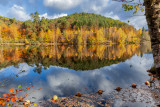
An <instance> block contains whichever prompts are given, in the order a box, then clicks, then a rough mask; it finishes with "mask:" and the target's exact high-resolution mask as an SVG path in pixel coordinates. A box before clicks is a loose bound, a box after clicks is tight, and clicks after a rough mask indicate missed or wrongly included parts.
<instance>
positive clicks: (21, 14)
mask: <svg viewBox="0 0 160 107" xmlns="http://www.w3.org/2000/svg"><path fill="white" fill-rule="evenodd" d="M7 16H8V17H10V18H16V19H18V20H28V19H30V16H29V14H27V13H26V11H25V9H24V8H23V7H21V6H18V5H16V4H14V5H13V6H12V7H11V8H10V9H9V10H8V12H7Z"/></svg>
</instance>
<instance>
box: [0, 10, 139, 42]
mask: <svg viewBox="0 0 160 107" xmlns="http://www.w3.org/2000/svg"><path fill="white" fill-rule="evenodd" d="M31 17H32V20H28V21H24V22H22V21H16V20H15V19H8V18H5V17H0V43H1V44H2V43H22V44H23V43H24V44H42V43H52V44H112V43H116V44H125V43H127V44H133V43H139V42H140V39H141V37H142V30H141V29H139V30H136V29H135V28H134V27H133V26H131V25H128V24H126V23H124V22H121V21H118V20H113V19H111V18H106V17H104V16H101V15H96V14H92V13H75V14H72V15H68V16H64V17H61V18H57V19H46V18H44V17H42V18H40V17H39V13H38V12H35V13H32V14H31Z"/></svg>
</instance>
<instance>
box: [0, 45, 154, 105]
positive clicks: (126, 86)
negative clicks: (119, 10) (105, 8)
mask: <svg viewBox="0 0 160 107" xmlns="http://www.w3.org/2000/svg"><path fill="white" fill-rule="evenodd" d="M153 63H154V62H153V56H152V53H151V48H150V47H148V46H146V45H145V46H143V45H112V46H108V45H89V46H82V45H80V46H73V45H70V46H34V45H33V46H28V45H26V46H0V81H1V82H0V85H1V88H0V94H1V95H2V94H4V93H9V91H8V90H9V89H11V88H13V89H16V88H18V86H19V85H21V86H22V89H26V88H28V87H29V89H28V90H26V91H24V92H22V93H18V95H17V96H23V95H24V94H28V95H29V96H28V97H27V98H26V99H28V100H30V101H32V102H34V103H36V104H38V105H43V106H44V105H47V106H49V105H52V104H51V103H49V102H48V99H51V98H52V97H53V96H54V95H57V96H58V97H59V99H60V100H61V101H57V102H55V105H56V106H60V105H63V106H64V105H65V104H64V102H71V103H72V104H73V102H74V103H75V102H76V101H78V100H80V101H79V105H81V104H84V105H87V104H88V105H93V106H104V105H105V104H109V103H110V104H111V106H113V107H121V106H123V107H124V106H129V107H135V106H136V107H144V106H148V107H150V106H153V105H155V104H156V103H157V102H156V100H155V99H154V98H152V97H151V94H152V93H151V92H150V88H149V87H147V86H145V85H144V82H145V81H147V80H149V79H150V76H148V73H147V72H146V71H147V70H148V69H150V68H151V67H152V65H153ZM132 83H136V84H137V87H138V88H137V89H132V88H131V87H130V86H131V84H132ZM118 86H119V87H121V88H122V91H120V92H117V91H116V90H115V88H116V87H118ZM99 89H101V90H103V91H104V92H103V94H102V95H97V93H96V92H97V91H98V90H99ZM144 90H145V91H144ZM77 92H80V93H82V97H80V98H77V97H76V96H74V95H76V94H77ZM74 100H75V101H74ZM46 101H47V102H46ZM107 101H109V102H107ZM75 104H77V105H78V103H75ZM55 105H54V106H55Z"/></svg>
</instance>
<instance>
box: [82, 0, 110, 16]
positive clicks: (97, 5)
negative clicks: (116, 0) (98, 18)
mask: <svg viewBox="0 0 160 107" xmlns="http://www.w3.org/2000/svg"><path fill="white" fill-rule="evenodd" d="M107 5H108V0H92V1H91V0H86V1H85V2H84V3H83V4H82V5H81V8H82V10H83V11H85V12H94V13H97V14H100V13H101V11H102V10H103V9H104V7H106V6H107Z"/></svg>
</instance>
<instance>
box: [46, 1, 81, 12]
mask: <svg viewBox="0 0 160 107" xmlns="http://www.w3.org/2000/svg"><path fill="white" fill-rule="evenodd" d="M82 1H83V0H44V5H45V6H47V7H53V8H57V9H60V10H68V9H71V8H74V7H76V6H77V5H79V4H80V3H81V2H82Z"/></svg>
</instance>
